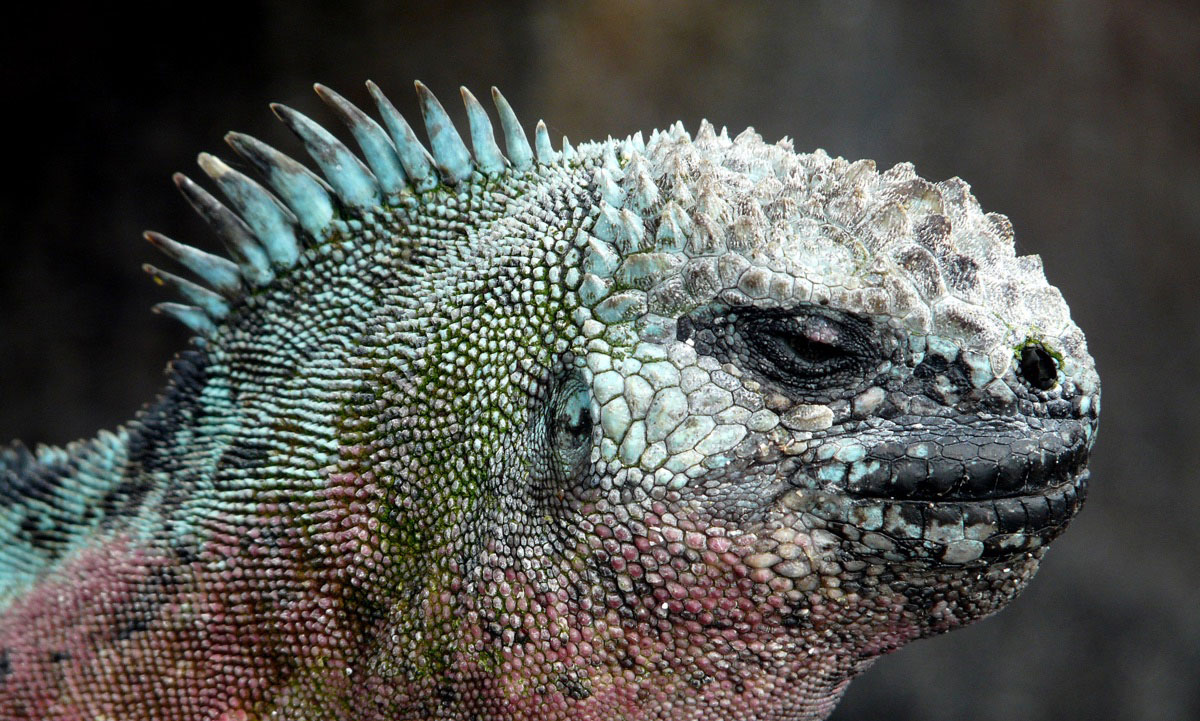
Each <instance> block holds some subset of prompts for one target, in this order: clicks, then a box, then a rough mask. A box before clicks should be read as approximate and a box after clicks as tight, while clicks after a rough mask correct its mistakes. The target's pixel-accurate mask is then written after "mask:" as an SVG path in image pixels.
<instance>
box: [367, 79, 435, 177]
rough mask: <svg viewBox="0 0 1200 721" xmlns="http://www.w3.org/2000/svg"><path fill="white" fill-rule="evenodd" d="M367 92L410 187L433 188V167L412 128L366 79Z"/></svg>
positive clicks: (376, 86) (384, 96)
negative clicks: (410, 181) (394, 149)
mask: <svg viewBox="0 0 1200 721" xmlns="http://www.w3.org/2000/svg"><path fill="white" fill-rule="evenodd" d="M367 91H368V92H370V93H371V98H372V99H374V100H375V107H377V108H378V109H379V115H380V117H382V118H383V125H384V127H386V128H387V130H388V135H390V136H391V137H392V142H393V143H395V144H396V154H397V155H399V156H400V164H401V165H403V166H404V172H405V174H406V175H408V177H409V178H411V179H412V181H413V186H414V187H415V188H416V189H417V190H430V189H432V188H436V187H437V184H438V177H437V173H436V172H435V168H434V167H433V157H432V156H430V155H429V151H428V150H426V149H425V146H424V145H422V144H421V141H420V139H418V138H417V134H416V133H415V132H414V131H413V129H412V126H411V125H409V124H408V121H407V120H405V119H404V116H403V115H401V114H400V113H399V111H397V110H396V108H395V106H393V105H392V101H390V100H388V99H387V96H386V95H384V94H383V91H382V90H380V89H379V86H378V85H376V84H375V83H373V82H371V81H370V80H368V81H367Z"/></svg>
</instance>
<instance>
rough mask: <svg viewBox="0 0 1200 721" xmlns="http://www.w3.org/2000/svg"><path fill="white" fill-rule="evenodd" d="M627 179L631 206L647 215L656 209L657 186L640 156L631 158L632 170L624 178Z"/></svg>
mask: <svg viewBox="0 0 1200 721" xmlns="http://www.w3.org/2000/svg"><path fill="white" fill-rule="evenodd" d="M626 177H627V178H628V179H629V182H630V185H631V188H630V192H629V195H630V199H631V204H632V205H633V207H634V208H636V209H637V210H638V212H640V213H642V214H643V215H648V214H650V213H652V212H654V210H655V208H657V207H658V199H659V192H658V186H657V185H655V184H654V180H653V179H652V178H651V177H650V172H649V171H648V170H647V169H646V163H645V161H644V160H643V159H642V156H641V155H635V156H633V162H632V170H631V172H630V173H629V174H628V175H627V176H626Z"/></svg>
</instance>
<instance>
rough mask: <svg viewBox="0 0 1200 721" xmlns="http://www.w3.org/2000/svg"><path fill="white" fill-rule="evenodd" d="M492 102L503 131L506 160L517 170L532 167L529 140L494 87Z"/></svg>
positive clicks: (519, 122)
mask: <svg viewBox="0 0 1200 721" xmlns="http://www.w3.org/2000/svg"><path fill="white" fill-rule="evenodd" d="M492 102H493V103H494V104H495V105H496V111H497V112H498V113H499V114H500V128H501V129H502V130H503V131H504V147H505V148H507V149H508V159H509V160H510V161H512V164H513V167H514V168H516V169H517V170H528V169H529V167H530V166H531V165H533V149H532V148H530V147H529V138H527V137H525V129H524V128H522V127H521V121H519V120H517V114H516V113H514V112H513V109H512V106H511V105H509V104H508V101H507V100H505V99H504V96H503V95H501V94H500V91H499V90H497V89H496V88H495V87H493V88H492Z"/></svg>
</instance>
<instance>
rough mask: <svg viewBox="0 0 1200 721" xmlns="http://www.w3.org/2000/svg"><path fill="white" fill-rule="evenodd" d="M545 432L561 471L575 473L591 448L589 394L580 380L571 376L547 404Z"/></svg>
mask: <svg viewBox="0 0 1200 721" xmlns="http://www.w3.org/2000/svg"><path fill="white" fill-rule="evenodd" d="M548 410H549V417H548V419H547V430H548V431H549V433H548V435H549V440H550V445H551V448H552V449H553V451H554V453H555V455H556V456H557V458H558V460H559V463H560V465H561V470H562V471H563V472H564V473H566V474H567V475H574V474H576V473H578V472H579V471H580V470H581V468H582V464H583V463H584V462H586V461H587V458H588V452H589V451H590V449H591V444H592V428H593V427H594V425H595V419H594V418H593V417H592V394H591V391H590V390H589V389H588V386H587V384H586V383H585V382H584V380H583V378H582V377H580V376H579V375H578V374H572V375H570V376H568V377H566V378H565V379H563V381H562V382H561V383H560V384H559V386H558V388H557V389H556V390H555V392H554V394H553V397H552V398H551V400H550V404H549V409H548Z"/></svg>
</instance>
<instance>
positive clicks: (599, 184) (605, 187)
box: [592, 168, 625, 207]
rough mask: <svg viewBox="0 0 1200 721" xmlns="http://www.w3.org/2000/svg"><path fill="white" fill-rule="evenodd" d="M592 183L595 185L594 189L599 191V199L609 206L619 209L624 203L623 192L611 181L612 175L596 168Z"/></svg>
mask: <svg viewBox="0 0 1200 721" xmlns="http://www.w3.org/2000/svg"><path fill="white" fill-rule="evenodd" d="M592 182H594V183H595V184H596V189H597V190H599V191H600V197H601V198H603V199H604V201H605V202H606V203H608V204H609V205H612V206H615V207H620V206H621V204H622V203H624V202H625V191H624V190H622V189H621V186H619V185H617V182H616V181H615V180H613V177H612V173H609V172H608V171H607V170H605V169H604V168H596V172H595V173H594V174H593V177H592Z"/></svg>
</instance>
